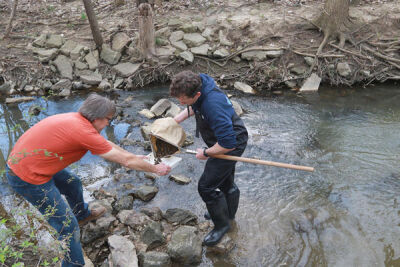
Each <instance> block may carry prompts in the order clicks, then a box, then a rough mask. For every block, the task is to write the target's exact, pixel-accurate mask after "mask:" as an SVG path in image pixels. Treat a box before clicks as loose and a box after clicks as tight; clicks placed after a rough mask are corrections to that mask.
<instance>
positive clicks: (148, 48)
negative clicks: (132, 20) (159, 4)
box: [139, 3, 156, 59]
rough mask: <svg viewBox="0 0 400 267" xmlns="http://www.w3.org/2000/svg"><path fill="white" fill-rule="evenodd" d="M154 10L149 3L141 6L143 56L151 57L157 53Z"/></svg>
mask: <svg viewBox="0 0 400 267" xmlns="http://www.w3.org/2000/svg"><path fill="white" fill-rule="evenodd" d="M155 46H156V44H155V37H154V20H153V10H152V9H151V6H150V5H149V4H146V3H143V4H140V6H139V47H140V51H141V52H142V56H143V58H145V59H150V58H152V57H153V56H154V55H155V50H156V49H155Z"/></svg>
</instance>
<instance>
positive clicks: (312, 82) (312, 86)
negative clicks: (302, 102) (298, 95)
mask: <svg viewBox="0 0 400 267" xmlns="http://www.w3.org/2000/svg"><path fill="white" fill-rule="evenodd" d="M320 83H321V78H320V77H319V76H318V75H317V74H315V73H313V74H311V76H310V77H308V78H307V80H306V81H305V82H304V84H303V86H302V87H301V88H300V92H316V91H318V88H319V84H320Z"/></svg>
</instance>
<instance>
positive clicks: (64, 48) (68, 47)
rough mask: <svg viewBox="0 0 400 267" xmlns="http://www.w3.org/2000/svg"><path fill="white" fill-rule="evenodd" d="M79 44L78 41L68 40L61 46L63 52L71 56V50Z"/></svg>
mask: <svg viewBox="0 0 400 267" xmlns="http://www.w3.org/2000/svg"><path fill="white" fill-rule="evenodd" d="M77 45H78V43H77V42H75V41H72V40H68V41H66V42H65V44H64V45H63V46H62V47H61V48H60V52H61V54H63V55H65V56H67V57H69V55H70V54H71V52H72V51H73V50H74V49H75V47H76V46H77Z"/></svg>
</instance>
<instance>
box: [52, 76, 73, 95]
mask: <svg viewBox="0 0 400 267" xmlns="http://www.w3.org/2000/svg"><path fill="white" fill-rule="evenodd" d="M71 88H72V82H71V81H70V80H69V79H61V80H59V81H58V82H56V83H55V84H53V85H52V86H51V90H52V91H53V92H61V91H62V90H64V89H68V90H71Z"/></svg>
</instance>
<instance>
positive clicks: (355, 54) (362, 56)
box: [329, 43, 371, 59]
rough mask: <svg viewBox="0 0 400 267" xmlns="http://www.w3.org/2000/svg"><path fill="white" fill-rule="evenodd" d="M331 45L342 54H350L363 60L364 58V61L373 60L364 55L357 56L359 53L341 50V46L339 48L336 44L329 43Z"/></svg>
mask: <svg viewBox="0 0 400 267" xmlns="http://www.w3.org/2000/svg"><path fill="white" fill-rule="evenodd" d="M329 45H330V46H333V47H334V48H336V49H339V50H340V51H342V52H345V53H348V54H350V55H354V56H357V57H361V58H364V59H371V58H370V57H367V56H364V55H362V54H357V53H354V52H351V51H349V50H346V49H344V48H340V47H339V46H337V45H335V44H332V43H329Z"/></svg>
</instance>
